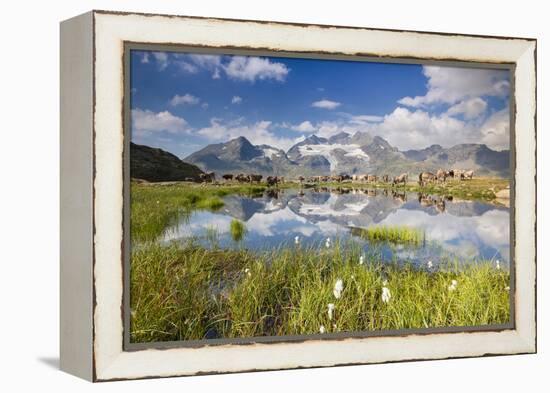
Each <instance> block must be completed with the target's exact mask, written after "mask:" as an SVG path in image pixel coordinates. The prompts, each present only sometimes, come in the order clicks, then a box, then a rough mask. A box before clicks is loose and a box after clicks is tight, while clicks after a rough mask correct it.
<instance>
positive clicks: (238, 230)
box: [229, 219, 247, 242]
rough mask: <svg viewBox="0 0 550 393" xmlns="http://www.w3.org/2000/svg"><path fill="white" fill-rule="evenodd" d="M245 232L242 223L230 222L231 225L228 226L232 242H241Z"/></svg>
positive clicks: (234, 220)
mask: <svg viewBox="0 0 550 393" xmlns="http://www.w3.org/2000/svg"><path fill="white" fill-rule="evenodd" d="M246 232H247V230H246V226H245V224H244V223H243V222H242V221H239V220H237V219H233V220H231V223H230V224H229V233H231V238H232V239H233V240H234V241H236V242H240V241H241V240H243V238H244V236H245V235H246Z"/></svg>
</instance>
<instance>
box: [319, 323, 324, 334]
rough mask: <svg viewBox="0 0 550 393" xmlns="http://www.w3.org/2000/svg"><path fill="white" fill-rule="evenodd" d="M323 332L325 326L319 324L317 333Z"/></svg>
mask: <svg viewBox="0 0 550 393" xmlns="http://www.w3.org/2000/svg"><path fill="white" fill-rule="evenodd" d="M324 332H325V327H324V326H323V325H321V327H319V333H321V334H323V333H324Z"/></svg>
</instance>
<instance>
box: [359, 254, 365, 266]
mask: <svg viewBox="0 0 550 393" xmlns="http://www.w3.org/2000/svg"><path fill="white" fill-rule="evenodd" d="M363 263H365V256H364V255H361V256H360V257H359V264H360V265H362V264H363Z"/></svg>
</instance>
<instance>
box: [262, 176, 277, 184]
mask: <svg viewBox="0 0 550 393" xmlns="http://www.w3.org/2000/svg"><path fill="white" fill-rule="evenodd" d="M265 180H266V182H267V185H268V186H269V187H271V186H276V185H277V183H278V182H279V179H277V176H268V177H267V178H266V179H265Z"/></svg>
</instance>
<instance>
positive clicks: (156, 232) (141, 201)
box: [130, 183, 266, 241]
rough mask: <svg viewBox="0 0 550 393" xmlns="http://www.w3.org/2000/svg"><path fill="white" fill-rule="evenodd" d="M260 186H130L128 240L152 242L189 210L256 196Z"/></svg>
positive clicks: (207, 208)
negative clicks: (225, 199)
mask: <svg viewBox="0 0 550 393" xmlns="http://www.w3.org/2000/svg"><path fill="white" fill-rule="evenodd" d="M265 189H266V187H265V186H262V185H225V186H211V185H206V186H203V185H198V184H188V183H187V184H186V183H179V184H171V185H151V184H148V185H142V184H136V183H132V184H131V197H130V198H131V234H132V241H148V240H154V239H156V238H157V237H158V236H160V235H161V234H162V233H163V232H164V230H165V229H166V228H167V227H169V226H170V225H172V224H174V223H176V222H177V220H178V219H179V218H181V217H182V216H184V215H185V214H189V212H190V211H191V210H209V211H216V210H218V209H220V208H221V207H222V206H223V200H222V198H223V197H224V196H226V195H229V194H242V195H251V196H253V195H258V194H260V195H261V193H262V192H263V191H264V190H265Z"/></svg>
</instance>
